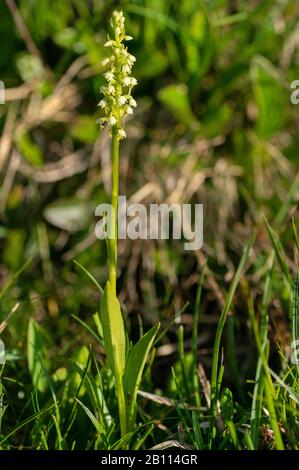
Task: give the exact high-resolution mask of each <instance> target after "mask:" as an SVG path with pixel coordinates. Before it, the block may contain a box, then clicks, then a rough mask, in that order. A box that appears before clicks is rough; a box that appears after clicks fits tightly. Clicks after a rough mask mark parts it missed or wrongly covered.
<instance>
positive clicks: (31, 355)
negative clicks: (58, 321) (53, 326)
mask: <svg viewBox="0 0 299 470" xmlns="http://www.w3.org/2000/svg"><path fill="white" fill-rule="evenodd" d="M47 343H48V338H47V335H46V333H45V331H44V330H43V328H42V327H41V326H40V325H39V324H38V323H37V322H36V321H35V320H33V318H31V319H30V320H29V325H28V335H27V357H28V368H29V372H30V374H31V377H32V383H33V385H34V386H35V387H37V389H38V390H39V391H40V392H45V391H46V389H47V388H48V385H49V373H48V361H47V358H46V354H45V351H46V347H47Z"/></svg>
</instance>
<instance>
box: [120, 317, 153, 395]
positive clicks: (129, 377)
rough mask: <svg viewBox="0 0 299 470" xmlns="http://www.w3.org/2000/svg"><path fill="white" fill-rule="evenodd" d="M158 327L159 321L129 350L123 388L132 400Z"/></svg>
mask: <svg viewBox="0 0 299 470" xmlns="http://www.w3.org/2000/svg"><path fill="white" fill-rule="evenodd" d="M159 327H160V323H158V324H157V325H155V326H153V327H152V328H151V329H150V330H149V331H148V332H147V333H146V334H145V335H144V336H142V338H140V340H139V341H138V343H136V344H135V345H134V346H133V348H132V349H131V351H130V354H129V357H128V361H127V366H126V372H125V375H124V388H125V392H126V393H127V394H128V395H129V396H130V399H131V400H132V401H133V402H135V401H136V396H137V392H138V388H139V385H140V382H141V378H142V373H143V369H144V366H145V361H146V358H147V355H148V353H149V350H150V348H151V346H152V344H153V342H154V339H155V336H156V334H157V332H158V329H159Z"/></svg>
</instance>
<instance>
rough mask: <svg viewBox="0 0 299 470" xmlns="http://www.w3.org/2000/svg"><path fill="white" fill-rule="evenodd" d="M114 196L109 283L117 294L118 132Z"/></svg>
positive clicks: (114, 143) (114, 139)
mask: <svg viewBox="0 0 299 470" xmlns="http://www.w3.org/2000/svg"><path fill="white" fill-rule="evenodd" d="M111 153H112V194H111V205H112V208H113V212H112V220H111V236H110V238H109V240H108V257H109V282H110V284H111V287H112V290H113V292H114V293H115V294H116V272H117V214H118V180H119V176H118V166H119V140H118V137H117V130H116V129H113V130H112V146H111Z"/></svg>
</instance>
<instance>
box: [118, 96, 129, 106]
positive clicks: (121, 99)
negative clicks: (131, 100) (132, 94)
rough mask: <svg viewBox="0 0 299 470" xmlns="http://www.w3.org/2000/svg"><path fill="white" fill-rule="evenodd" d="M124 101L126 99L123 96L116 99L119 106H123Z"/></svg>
mask: <svg viewBox="0 0 299 470" xmlns="http://www.w3.org/2000/svg"><path fill="white" fill-rule="evenodd" d="M126 101H127V99H126V97H125V96H120V97H119V98H118V102H119V104H120V105H121V106H123V105H124V104H126Z"/></svg>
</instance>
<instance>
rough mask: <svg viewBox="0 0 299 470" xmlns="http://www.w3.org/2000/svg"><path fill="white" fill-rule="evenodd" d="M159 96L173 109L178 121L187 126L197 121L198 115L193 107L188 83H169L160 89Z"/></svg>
mask: <svg viewBox="0 0 299 470" xmlns="http://www.w3.org/2000/svg"><path fill="white" fill-rule="evenodd" d="M158 98H159V100H160V101H161V103H163V104H164V105H165V106H166V107H167V108H168V109H169V110H170V111H171V113H172V114H173V115H174V117H175V118H176V119H177V121H178V122H180V123H182V124H184V125H185V126H187V127H189V126H190V125H192V124H194V123H196V121H197V120H196V116H195V115H194V114H193V111H192V109H191V105H190V101H189V96H188V88H187V87H186V85H184V84H178V85H168V86H166V87H164V88H162V89H161V90H159V92H158Z"/></svg>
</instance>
